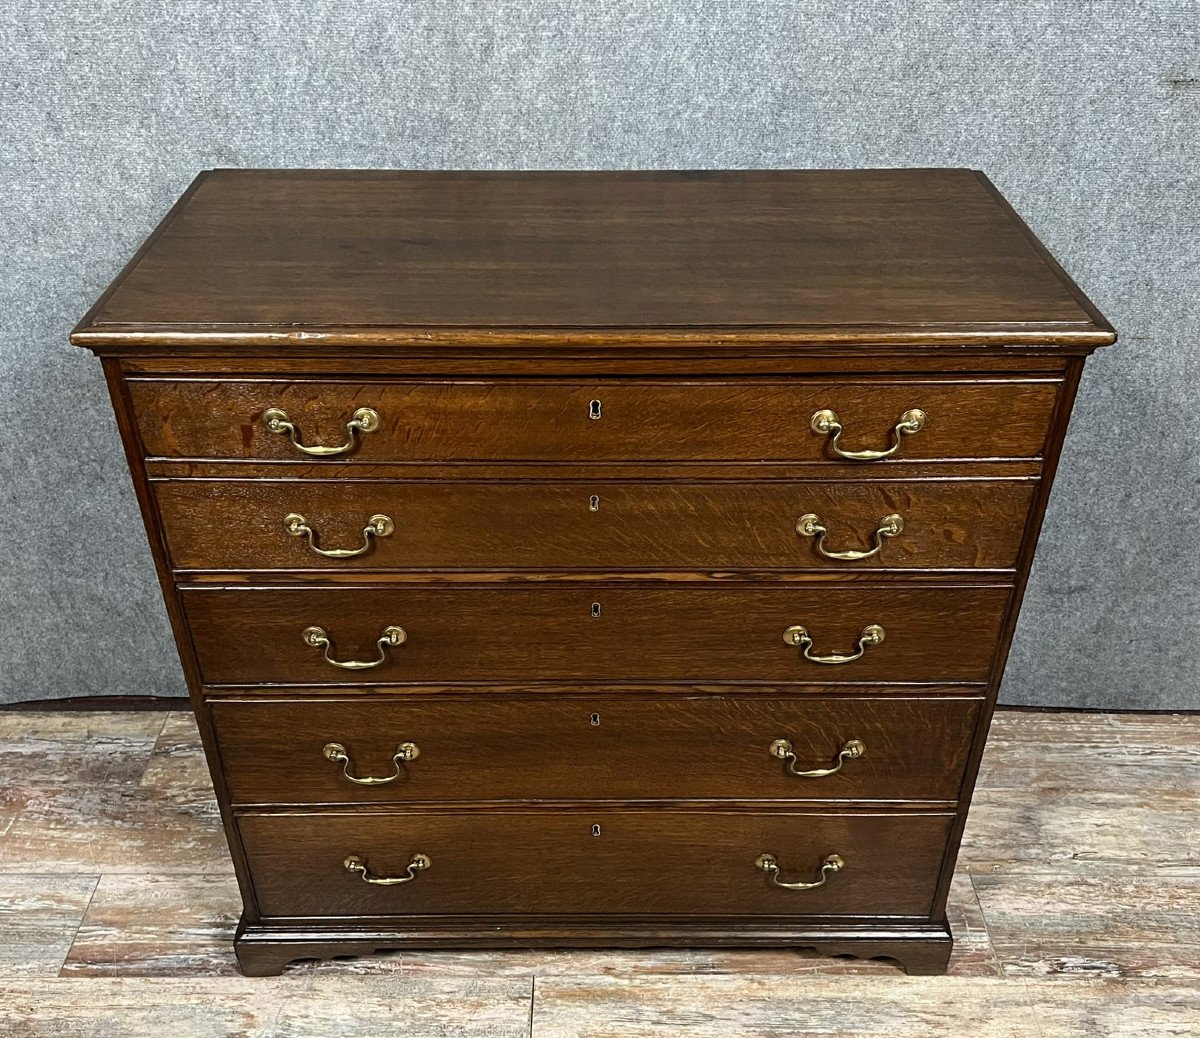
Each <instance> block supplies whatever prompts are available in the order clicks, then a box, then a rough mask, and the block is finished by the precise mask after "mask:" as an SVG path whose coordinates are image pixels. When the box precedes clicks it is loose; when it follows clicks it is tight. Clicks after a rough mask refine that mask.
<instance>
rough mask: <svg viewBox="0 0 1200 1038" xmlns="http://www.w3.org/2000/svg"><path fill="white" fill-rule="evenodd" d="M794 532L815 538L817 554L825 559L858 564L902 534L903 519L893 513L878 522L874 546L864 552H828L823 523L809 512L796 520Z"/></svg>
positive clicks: (826, 530) (852, 550)
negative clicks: (890, 538) (889, 539)
mask: <svg viewBox="0 0 1200 1038" xmlns="http://www.w3.org/2000/svg"><path fill="white" fill-rule="evenodd" d="M796 532H797V533H798V534H800V535H801V536H803V537H815V538H816V539H817V543H816V545H815V547H816V549H817V552H818V554H820V555H824V556H825V558H827V559H837V560H839V561H842V562H859V561H861V560H862V559H871V558H874V557H875V556H876V555H878V554H879V553H880V551H882V550H883V542H884V540H885V539H886V538H888V537H897V536H899V535H900V534H901V533H903V532H904V517H903V516H902V515H899V514H897V513H895V512H893V513H892V514H891V515H885V516H884V517H883V518H882V519H880V520H879V525H878V526H876V527H875V533H874V535H873V537H874V542H875V543H874V544H873V545H872V546H871V547H870V548H869V549H867V550H866V551H859V550H856V549H848V550H846V551H830V550H829V549H828V548H826V547H825V538H826V537H827V536H828V534H829V530H828V529H827V528H826V526H825V523H824V522H823V521H822V519H821V517H820V516H819V515H816V514H815V513H813V512H809V513H808V514H806V515H802V516H801V517H800V518H799V519H797V520H796Z"/></svg>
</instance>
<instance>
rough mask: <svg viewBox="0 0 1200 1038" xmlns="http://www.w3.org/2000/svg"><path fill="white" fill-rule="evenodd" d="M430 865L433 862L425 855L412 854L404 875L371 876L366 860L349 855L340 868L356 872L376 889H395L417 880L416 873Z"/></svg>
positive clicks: (359, 855) (355, 855) (356, 855)
mask: <svg viewBox="0 0 1200 1038" xmlns="http://www.w3.org/2000/svg"><path fill="white" fill-rule="evenodd" d="M432 864H433V862H432V861H430V860H429V858H428V856H427V855H424V854H414V855H413V856H412V857H411V858H410V859H409V862H408V867H407V868H406V869H405V870H404V871H405V873H406V875H403V876H373V875H371V870H370V868H369V867H368V865H367V859H366V858H365V857H364V856H363V855H361V854H351V855H349V856H348V857H347V858H346V859H345V860H344V861H343V862H342V868H344V869H345V870H346V871H347V872H357V873H358V874H359V876H361V877H362V881H363V882H364V883H371V884H373V885H374V886H377V887H397V886H399V885H400V884H401V883H411V882H412V881H413V880H414V879H416V878H417V873H419V872H424V871H425V870H426V869H427V868H429V867H430V866H431V865H432Z"/></svg>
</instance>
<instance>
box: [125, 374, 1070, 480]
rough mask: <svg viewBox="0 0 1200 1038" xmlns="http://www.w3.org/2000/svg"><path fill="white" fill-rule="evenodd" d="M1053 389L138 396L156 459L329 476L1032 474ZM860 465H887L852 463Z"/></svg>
mask: <svg viewBox="0 0 1200 1038" xmlns="http://www.w3.org/2000/svg"><path fill="white" fill-rule="evenodd" d="M1059 385H1060V381H1059V380H1058V379H1053V378H1046V379H1012V378H998V377H997V378H976V379H945V380H927V381H915V380H911V379H899V378H896V379H884V378H869V379H859V380H857V381H845V380H835V379H830V380H809V379H774V380H769V381H766V380H749V379H739V380H736V381H735V380H728V381H716V380H701V381H687V382H684V381H667V380H653V381H651V380H625V379H620V380H618V379H597V380H595V381H590V382H579V381H562V380H498V381H445V380H441V381H438V380H421V381H400V380H389V381H369V382H367V381H332V380H328V381H297V382H285V381H270V380H251V379H244V380H205V379H154V378H152V379H131V380H130V383H129V386H130V392H131V394H132V397H133V403H134V407H135V409H136V412H137V421H138V428H139V430H140V433H141V437H142V443H143V445H144V447H145V450H146V454H147V456H149V457H157V458H191V459H240V460H251V461H253V460H261V461H285V462H286V461H292V462H299V461H304V462H313V461H317V462H328V463H329V464H331V465H335V464H339V463H387V462H430V461H475V462H480V461H482V462H487V461H497V462H514V461H551V462H553V461H564V462H566V461H574V462H613V461H673V460H686V461H709V462H726V461H727V462H759V461H762V462H841V463H844V464H853V465H869V464H870V463H871V462H872V461H884V460H887V461H900V462H903V461H931V460H951V459H993V458H994V459H1027V458H1038V457H1040V456H1041V455H1042V453H1043V449H1044V445H1045V442H1046V437H1047V433H1048V431H1049V428H1050V419H1051V415H1052V413H1053V409H1054V402H1055V399H1056V396H1057V392H1058V387H1059ZM913 412H920V413H921V414H920V416H917V415H915V414H913ZM818 413H820V418H815V416H817V415H818ZM839 427H840V432H839ZM918 427H919V428H918ZM864 452H866V453H870V454H871V455H886V457H870V458H862V457H859V458H847V457H846V454H862V453H864Z"/></svg>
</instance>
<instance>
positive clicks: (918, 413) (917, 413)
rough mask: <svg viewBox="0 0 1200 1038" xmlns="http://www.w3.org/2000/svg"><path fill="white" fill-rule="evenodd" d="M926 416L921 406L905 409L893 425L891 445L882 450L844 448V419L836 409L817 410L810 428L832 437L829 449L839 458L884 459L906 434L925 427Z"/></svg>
mask: <svg viewBox="0 0 1200 1038" xmlns="http://www.w3.org/2000/svg"><path fill="white" fill-rule="evenodd" d="M926 417H927V416H926V414H925V412H924V411H922V410H921V409H920V408H919V407H914V408H912V409H911V410H908V411H905V412H904V414H902V415H901V416H900V420H899V421H898V422H897V423H896V424H895V425H894V426H893V427H892V444H891V446H890V447H888V448H887V449H886V450H881V451H874V450H862V451H848V450H845V449H843V447H842V446H841V442H840V441H841V436H842V420H841V419H840V418H838V416H837V412H836V411H831V410H830V409H829V408H822V409H821V410H820V411H817V412H816V413H815V414H814V415H813V416H812V419H811V420H810V421H809V428H811V429H812V431H813V432H815V433H819V434H820V435H822V436H828V437H830V440H829V449H830V450H832V451H833V453H834V454H836V455H837V456H838V457H839V458H845V459H846V460H847V461H882V460H883V459H884V458H890V457H891V456H892V455H893V454H895V453H896V451H898V450H899V449H900V441H901V440H902V439H903V438H904V437H905V436H911V435H912V434H913V433H918V432H920V431H921V430H922V429H924V428H925V420H926Z"/></svg>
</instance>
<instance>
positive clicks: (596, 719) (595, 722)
mask: <svg viewBox="0 0 1200 1038" xmlns="http://www.w3.org/2000/svg"><path fill="white" fill-rule="evenodd" d="M588 720H589V721H590V722H591V725H592V727H593V728H598V727H600V715H599V714H592V716H591V717H590V718H588Z"/></svg>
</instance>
